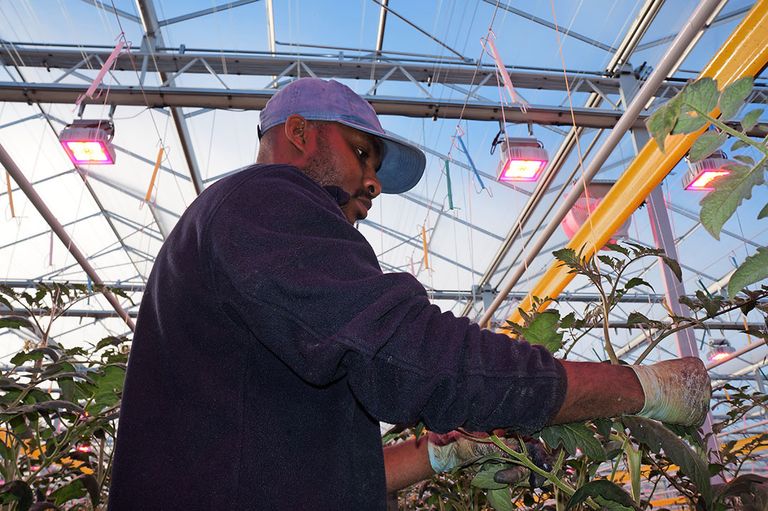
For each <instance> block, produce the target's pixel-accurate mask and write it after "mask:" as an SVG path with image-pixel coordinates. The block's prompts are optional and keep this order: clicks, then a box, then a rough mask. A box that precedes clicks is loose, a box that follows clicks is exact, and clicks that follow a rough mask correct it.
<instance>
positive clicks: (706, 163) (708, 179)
mask: <svg viewBox="0 0 768 511" xmlns="http://www.w3.org/2000/svg"><path fill="white" fill-rule="evenodd" d="M731 164H733V162H732V161H731V160H729V159H728V157H727V156H726V155H725V153H724V152H722V151H715V152H714V153H712V155H711V156H710V157H709V158H704V159H703V160H701V161H697V162H695V163H691V164H690V167H691V169H690V170H689V171H688V172H687V173H686V174H685V177H683V188H685V189H686V190H688V191H697V192H700V191H704V192H709V191H712V190H714V189H715V188H714V187H713V186H712V181H714V180H715V179H717V178H719V177H722V176H727V175H728V174H730V173H731V171H730V170H728V168H727V166H728V165H731Z"/></svg>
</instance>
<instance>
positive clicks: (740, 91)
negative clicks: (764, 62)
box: [720, 76, 754, 121]
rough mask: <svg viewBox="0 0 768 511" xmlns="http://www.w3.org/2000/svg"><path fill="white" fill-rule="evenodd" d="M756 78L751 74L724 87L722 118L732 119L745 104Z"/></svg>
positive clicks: (721, 99)
mask: <svg viewBox="0 0 768 511" xmlns="http://www.w3.org/2000/svg"><path fill="white" fill-rule="evenodd" d="M753 84H754V80H753V79H752V77H751V76H745V77H744V78H740V79H738V80H736V81H735V82H733V83H732V84H730V85H729V86H727V87H726V88H725V89H723V92H722V94H720V119H721V120H723V121H727V120H728V119H731V118H732V117H733V116H734V115H736V113H737V112H738V111H739V109H740V108H741V105H743V104H744V101H745V100H746V99H747V97H748V96H749V93H750V92H752V86H753Z"/></svg>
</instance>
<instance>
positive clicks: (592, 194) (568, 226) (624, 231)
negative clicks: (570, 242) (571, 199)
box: [560, 181, 632, 244]
mask: <svg viewBox="0 0 768 511" xmlns="http://www.w3.org/2000/svg"><path fill="white" fill-rule="evenodd" d="M613 184H614V181H592V182H591V183H589V184H588V185H587V189H586V193H582V194H581V196H580V197H579V198H578V199H577V200H576V202H575V203H574V205H573V207H572V208H571V210H570V211H568V213H567V214H566V215H565V217H564V218H563V221H562V222H560V227H562V228H563V231H565V234H566V235H567V236H568V239H573V236H574V235H575V234H576V233H577V232H578V231H579V229H581V226H582V225H584V224H588V223H589V215H590V214H591V213H592V212H593V211H594V210H595V209H596V208H597V206H598V205H600V203H601V202H602V201H603V198H605V196H606V195H607V194H608V192H609V191H610V189H611V187H612V186H613ZM630 225H632V217H629V218H628V219H627V221H626V222H624V223H623V224H622V225H621V226H620V227H619V228H618V229H617V230H616V232H615V233H613V236H611V239H610V240H608V243H612V244H615V243H616V241H617V240H619V239H624V238H627V236H628V234H629V227H630Z"/></svg>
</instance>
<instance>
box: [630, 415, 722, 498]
mask: <svg viewBox="0 0 768 511" xmlns="http://www.w3.org/2000/svg"><path fill="white" fill-rule="evenodd" d="M624 424H626V426H627V427H628V428H629V430H630V431H631V432H632V435H633V436H634V437H635V438H636V439H637V440H638V441H639V442H640V443H641V444H643V445H645V446H647V447H648V448H649V449H650V450H651V451H653V452H655V453H659V452H661V450H663V451H664V454H665V456H667V457H668V458H669V460H670V461H671V462H672V463H675V464H677V465H678V466H679V467H680V470H681V472H682V473H683V474H685V475H687V476H688V477H690V478H691V481H693V483H694V484H695V485H696V488H697V490H698V491H699V493H700V494H701V497H702V498H703V499H704V502H705V503H706V504H707V505H709V504H710V503H711V502H712V488H711V486H710V484H709V469H708V466H707V463H706V461H704V459H702V458H701V457H700V456H699V455H697V454H696V453H695V452H694V451H693V449H691V448H690V447H689V446H688V445H687V444H686V443H685V442H683V441H682V440H681V439H680V437H679V436H677V435H675V434H674V433H673V432H671V431H670V430H669V429H668V428H666V427H664V425H662V424H661V423H660V422H656V421H654V420H651V419H646V418H644V417H637V416H631V417H625V418H624Z"/></svg>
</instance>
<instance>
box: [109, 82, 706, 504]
mask: <svg viewBox="0 0 768 511" xmlns="http://www.w3.org/2000/svg"><path fill="white" fill-rule="evenodd" d="M259 133H260V136H261V145H260V150H259V157H258V164H256V165H254V166H252V167H249V168H247V169H245V170H243V171H242V172H239V173H237V174H235V175H233V176H230V177H227V178H225V179H222V180H220V181H219V182H217V183H216V184H214V185H213V186H211V187H210V188H209V189H208V190H206V191H205V192H204V193H203V194H201V195H200V197H199V198H198V199H197V200H196V201H195V202H194V203H193V204H192V205H191V206H190V207H189V208H188V210H187V211H186V212H185V213H184V215H183V216H182V218H181V219H180V221H179V222H178V224H177V225H176V227H175V229H174V230H173V232H172V233H171V235H170V236H169V237H168V239H167V241H166V243H165V245H164V247H163V248H162V249H161V251H160V253H159V254H158V257H157V260H156V262H155V266H154V268H153V270H152V274H151V276H150V278H149V282H148V283H147V289H146V292H145V295H144V298H143V300H142V304H141V309H140V313H139V319H138V325H137V330H136V334H135V337H134V341H133V347H132V351H131V356H130V362H129V367H128V372H127V379H126V386H125V393H124V399H123V407H122V411H121V418H120V427H119V434H118V439H117V446H116V454H115V466H114V474H113V483H112V490H111V496H110V508H111V509H113V510H115V511H116V510H122V509H185V510H186V509H314V510H321V509H335V510H341V509H380V508H383V506H384V502H385V488H386V489H387V490H390V491H391V490H395V489H398V488H402V487H404V486H407V485H409V484H412V483H413V482H416V481H418V480H420V479H423V478H425V477H428V476H429V475H431V474H433V473H434V472H435V471H443V470H450V469H451V468H453V467H455V466H457V465H461V464H463V463H466V462H467V461H470V460H471V459H472V458H473V457H474V456H475V455H476V450H475V449H473V447H472V443H471V442H469V444H467V441H466V440H462V442H463V443H462V445H461V447H462V448H461V449H459V448H457V444H456V443H450V442H449V444H448V445H440V444H441V443H442V442H421V443H419V444H417V443H415V442H406V443H404V444H401V445H398V446H396V447H394V448H390V449H387V450H386V452H382V449H381V438H380V431H379V421H385V422H389V423H415V422H416V421H419V420H421V421H423V422H424V423H425V424H426V425H427V426H428V427H429V428H430V429H432V430H433V431H437V432H440V433H444V432H448V431H450V430H454V429H456V428H459V427H463V428H467V429H470V430H474V431H489V430H491V429H493V428H510V429H513V430H516V431H519V432H522V433H533V432H535V431H537V430H539V429H540V428H541V427H542V426H544V425H546V424H550V423H562V422H569V421H577V420H583V419H587V418H594V417H604V416H616V415H620V414H623V413H637V412H640V413H642V414H644V415H646V416H651V417H654V418H658V419H664V420H667V421H669V422H678V423H684V424H696V423H700V422H701V421H702V420H703V416H704V414H705V413H706V410H707V406H708V399H709V380H708V377H707V375H706V371H705V370H704V368H703V365H702V363H701V361H699V360H694V359H684V360H682V361H672V362H666V363H662V364H657V365H655V366H647V367H644V368H637V369H635V370H633V369H630V368H628V367H619V366H609V365H605V364H596V363H573V362H561V361H557V360H555V359H554V358H552V357H551V356H550V355H549V354H548V353H547V352H546V351H545V350H543V349H541V348H539V347H534V346H530V345H528V344H527V343H526V342H523V341H517V342H511V341H510V340H509V339H508V338H507V337H505V336H503V335H500V334H495V333H492V332H490V331H487V330H481V329H480V328H478V327H477V326H476V325H472V324H470V323H469V321H468V320H467V319H466V318H456V317H454V316H453V315H452V314H450V313H441V312H440V310H439V309H438V308H437V307H435V306H433V305H430V304H429V301H428V299H427V297H426V293H425V291H424V288H423V287H422V286H421V285H420V284H419V283H418V282H417V281H416V280H415V279H414V278H413V277H412V276H411V275H408V274H394V273H390V274H383V273H382V272H381V270H380V268H379V266H378V263H377V261H376V257H375V254H374V252H373V250H372V249H371V247H370V246H369V245H368V243H367V242H366V240H365V238H364V237H363V236H362V235H361V234H360V233H359V232H358V231H357V230H356V229H355V228H354V225H353V224H354V223H355V222H356V221H357V220H360V219H363V218H365V217H366V215H367V214H368V211H369V210H370V208H371V207H372V204H373V199H375V198H376V197H377V196H378V195H379V194H380V193H382V192H385V193H401V192H403V191H406V190H408V189H410V188H412V187H413V186H414V185H415V184H416V183H417V182H418V180H419V179H420V177H421V174H422V172H423V169H424V164H425V158H424V155H423V154H422V153H421V152H420V151H419V150H417V149H415V148H413V147H411V146H410V145H408V144H406V143H404V142H401V141H398V140H396V139H394V138H392V137H390V136H389V135H387V134H386V133H385V132H384V130H383V129H382V128H381V125H380V124H379V121H378V119H377V117H376V114H375V113H374V111H373V109H372V108H371V107H370V105H368V104H367V103H366V102H365V101H364V100H363V99H362V98H360V97H359V96H357V95H356V94H355V93H354V92H352V91H351V90H350V89H349V88H347V87H346V86H344V85H341V84H339V83H337V82H333V81H324V80H319V79H311V78H307V79H302V80H297V81H295V82H293V83H291V84H289V85H287V86H286V87H284V88H283V89H282V90H281V91H280V92H278V93H277V94H276V95H275V96H274V97H273V98H272V99H271V100H270V101H269V103H268V104H267V106H266V107H265V109H264V110H263V111H262V113H261V126H260V132H259Z"/></svg>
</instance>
